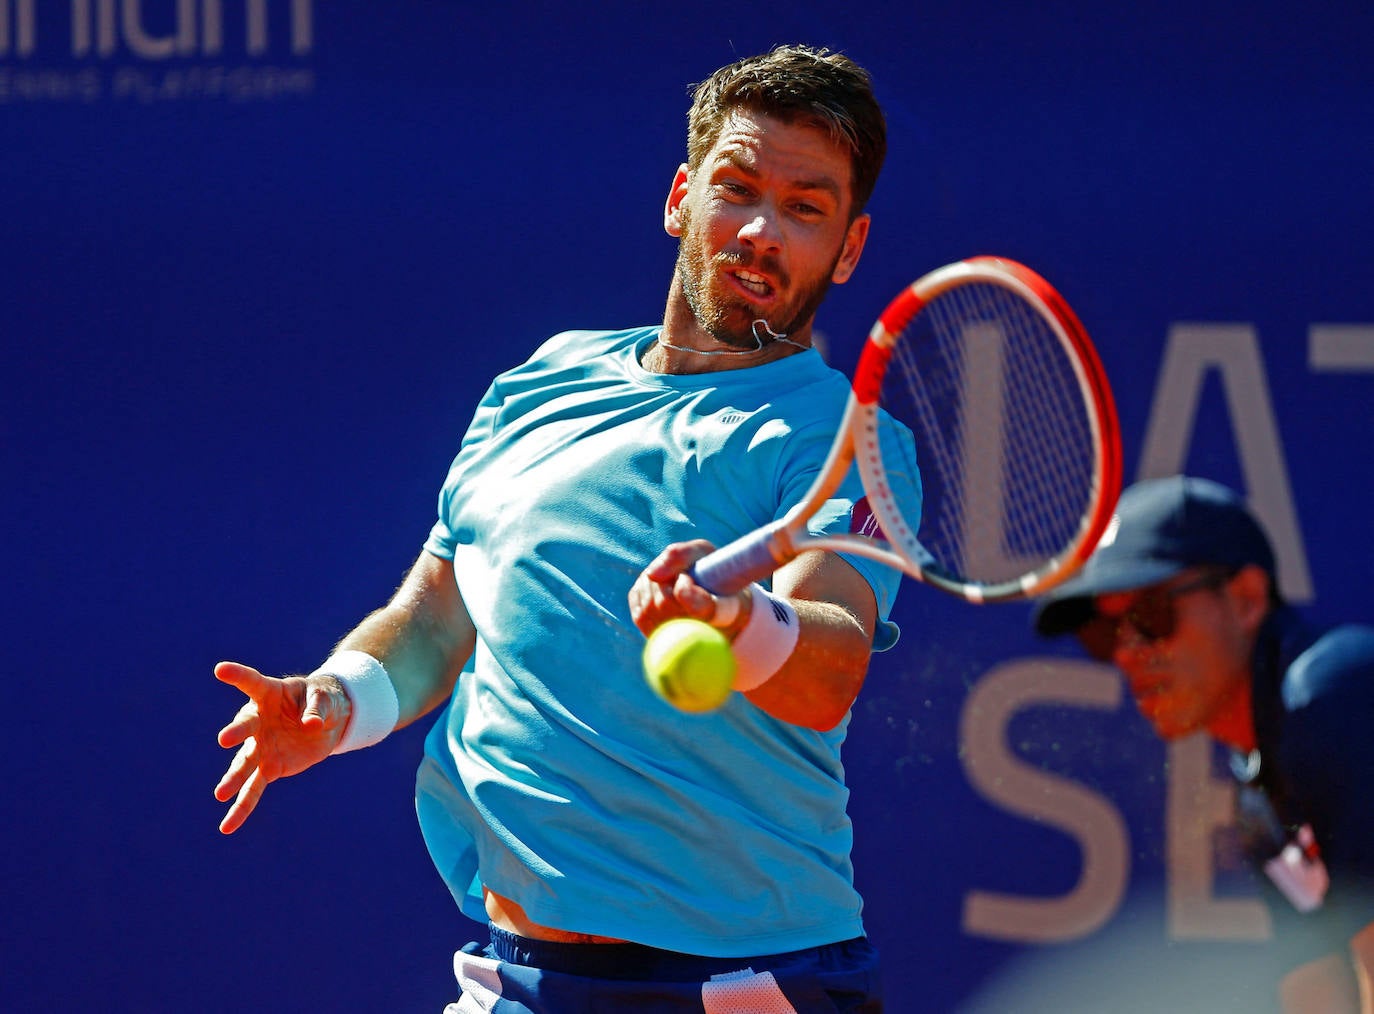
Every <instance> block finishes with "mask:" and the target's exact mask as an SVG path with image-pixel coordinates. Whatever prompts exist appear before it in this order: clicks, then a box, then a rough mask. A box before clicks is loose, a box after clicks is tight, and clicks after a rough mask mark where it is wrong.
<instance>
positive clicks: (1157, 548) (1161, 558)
mask: <svg viewBox="0 0 1374 1014" xmlns="http://www.w3.org/2000/svg"><path fill="white" fill-rule="evenodd" d="M1248 564H1255V565H1257V566H1260V567H1263V568H1264V569H1265V570H1266V571H1267V572H1268V573H1269V577H1270V579H1271V580H1273V579H1274V578H1275V572H1274V550H1273V547H1272V546H1271V545H1270V544H1269V538H1268V536H1266V535H1265V534H1264V529H1262V528H1261V527H1260V525H1259V522H1258V521H1256V520H1255V517H1254V515H1252V514H1251V513H1250V511H1249V510H1248V509H1247V508H1246V506H1245V502H1244V501H1243V500H1242V499H1241V498H1240V496H1239V495H1237V494H1236V493H1235V492H1233V491H1232V490H1230V489H1228V488H1227V487H1225V486H1223V485H1221V484H1220V483H1216V482H1213V481H1211V480H1210V479H1198V478H1194V477H1191V476H1184V475H1174V476H1170V477H1169V478H1167V479H1146V480H1144V481H1142V482H1138V483H1136V484H1135V485H1133V486H1131V487H1129V488H1128V489H1126V491H1125V492H1124V493H1122V494H1121V500H1120V501H1119V502H1118V504H1117V507H1116V513H1115V514H1114V515H1113V516H1112V520H1111V523H1110V524H1108V526H1107V531H1106V534H1104V535H1103V536H1102V541H1101V542H1100V543H1098V546H1097V549H1095V550H1094V551H1093V555H1092V556H1091V557H1089V558H1088V562H1087V563H1086V564H1084V566H1083V569H1082V570H1081V571H1080V572H1079V573H1078V574H1077V575H1075V576H1074V577H1072V578H1070V579H1069V580H1068V581H1065V582H1064V583H1063V584H1061V585H1059V586H1058V587H1056V588H1054V589H1052V590H1051V591H1049V592H1047V593H1046V594H1045V596H1044V597H1043V598H1041V599H1040V600H1039V602H1038V603H1037V604H1036V607H1035V613H1034V622H1035V629H1036V631H1037V632H1038V633H1040V634H1043V635H1044V636H1046V637H1054V636H1056V635H1058V634H1067V633H1069V632H1070V631H1073V630H1077V629H1078V628H1079V627H1080V626H1081V625H1082V624H1083V623H1085V622H1087V620H1088V619H1089V618H1090V617H1091V616H1092V613H1093V603H1092V599H1093V596H1094V595H1100V594H1102V593H1104V592H1117V591H1131V590H1134V589H1136V588H1144V587H1146V586H1147V585H1152V584H1156V583H1158V582H1160V581H1163V580H1165V579H1167V578H1170V577H1173V576H1174V575H1175V574H1177V573H1179V572H1180V571H1183V570H1185V569H1187V568H1188V567H1197V566H1217V567H1227V568H1230V569H1239V568H1241V567H1244V566H1246V565H1248Z"/></svg>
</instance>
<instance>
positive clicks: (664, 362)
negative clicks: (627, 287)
mask: <svg viewBox="0 0 1374 1014" xmlns="http://www.w3.org/2000/svg"><path fill="white" fill-rule="evenodd" d="M675 296H676V297H677V298H674V297H675ZM752 341H753V343H754V344H753V347H750V346H748V345H738V346H737V345H733V344H730V343H727V342H724V341H721V340H720V339H719V338H717V337H715V336H714V335H713V334H711V333H710V332H709V331H707V330H706V329H705V328H704V327H702V326H701V324H700V322H699V321H698V320H697V319H696V316H695V315H694V314H693V313H692V311H691V309H690V307H688V306H687V302H686V300H685V299H682V298H681V296H680V295H677V294H676V293H674V294H670V295H669V297H668V307H667V309H666V310H665V312H664V315H663V331H662V333H661V334H660V335H659V337H658V340H657V341H655V342H654V344H653V345H651V346H650V347H649V348H648V350H647V351H646V352H645V353H644V357H643V359H642V360H641V363H640V365H642V366H643V367H644V368H645V369H646V370H649V371H650V372H653V373H677V374H689V373H716V372H719V371H722V370H740V369H746V368H748V367H751V366H762V365H763V364H764V363H771V362H774V361H775V360H778V359H784V358H786V357H787V356H790V355H793V354H795V353H797V352H804V351H806V350H807V349H809V348H810V347H811V327H810V325H809V324H808V325H807V326H806V327H805V328H804V329H802V330H801V331H799V332H798V333H796V334H791V335H781V334H777V333H775V332H773V331H772V330H771V329H770V328H769V327H768V325H767V322H766V321H762V320H760V321H758V322H756V323H755V325H754V332H753V336H752Z"/></svg>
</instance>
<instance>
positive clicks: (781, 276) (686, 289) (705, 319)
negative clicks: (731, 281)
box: [674, 204, 843, 350]
mask: <svg viewBox="0 0 1374 1014" xmlns="http://www.w3.org/2000/svg"><path fill="white" fill-rule="evenodd" d="M680 216H681V226H682V235H681V237H680V238H679V240H678V247H677V264H676V265H675V267H674V271H675V272H676V274H677V277H678V280H679V281H680V282H681V285H682V296H683V298H684V299H685V300H686V301H687V307H688V309H690V310H691V311H692V316H693V317H694V318H695V319H696V322H697V323H698V324H699V325H701V327H702V328H703V329H704V330H705V331H706V332H707V333H708V334H709V335H710V336H711V337H712V338H714V339H716V341H718V342H720V343H721V344H722V345H728V346H729V347H731V348H735V349H741V350H753V349H756V348H757V347H758V341H759V340H758V338H756V337H755V333H754V322H755V321H756V320H759V319H761V318H760V314H759V312H758V310H757V308H755V307H754V306H753V305H752V304H750V303H749V302H748V301H747V300H744V299H731V298H728V297H722V296H721V295H718V294H716V293H712V292H711V291H710V288H709V282H710V279H711V277H712V269H713V268H717V267H726V266H728V267H733V268H746V269H751V268H756V269H757V270H758V271H759V273H761V274H767V275H771V276H772V277H774V278H776V279H778V282H779V284H780V285H781V286H782V287H784V288H790V287H791V276H790V275H788V274H786V273H785V272H782V271H781V270H780V268H779V266H778V263H777V260H776V259H775V258H773V257H771V256H764V257H756V256H754V254H752V253H751V252H748V251H741V252H738V253H725V252H722V253H719V254H716V255H715V257H714V258H708V257H707V255H706V253H705V252H704V250H703V249H702V248H701V247H700V246H699V245H697V244H696V243H694V242H692V235H693V234H692V221H691V215H690V213H689V211H688V208H687V207H686V205H685V204H684V205H683V206H682V207H681V208H680ZM842 253H843V248H841V249H840V250H837V251H836V252H835V257H834V259H833V260H832V261H831V263H830V266H829V268H827V269H826V271H825V273H824V274H823V275H822V276H821V277H820V278H818V279H816V281H815V282H813V283H812V284H811V285H810V286H807V287H806V288H804V289H803V290H802V291H801V293H800V295H799V301H798V302H796V303H795V304H794V305H795V306H796V309H795V310H793V309H792V308H791V307H787V306H783V307H780V308H779V312H775V313H774V314H773V315H771V316H770V317H767V318H762V319H763V320H765V321H766V323H767V325H768V327H769V328H770V329H771V330H772V331H773V332H775V333H777V334H781V335H784V336H785V335H791V334H796V333H797V332H798V331H800V330H801V329H802V328H803V327H805V326H806V325H807V324H808V323H809V322H810V321H811V318H812V317H814V316H815V315H816V311H817V310H818V309H819V308H820V305H821V303H823V302H825V297H826V294H827V293H828V292H829V291H830V279H831V277H832V275H833V274H834V272H835V265H837V264H838V263H839V261H840V255H841V254H842ZM779 317H782V318H783V319H782V320H781V321H779V319H778V318H779Z"/></svg>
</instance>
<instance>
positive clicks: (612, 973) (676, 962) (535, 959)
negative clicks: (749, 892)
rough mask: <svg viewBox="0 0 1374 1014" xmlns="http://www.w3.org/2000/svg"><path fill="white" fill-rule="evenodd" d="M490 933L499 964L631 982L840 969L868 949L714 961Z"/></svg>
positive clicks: (848, 945) (852, 944)
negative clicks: (802, 967) (805, 967)
mask: <svg viewBox="0 0 1374 1014" xmlns="http://www.w3.org/2000/svg"><path fill="white" fill-rule="evenodd" d="M489 928H490V930H491V947H490V953H491V955H492V956H493V957H495V958H498V959H500V960H501V961H506V962H510V963H511V964H516V965H525V966H527V967H530V968H538V969H541V970H543V971H546V972H560V973H562V974H565V975H581V976H587V977H589V978H598V979H623V980H631V981H640V980H660V981H664V982H695V981H702V982H704V981H706V980H708V979H710V978H711V977H712V976H716V975H727V974H729V973H732V972H738V971H741V970H743V969H752V970H753V971H755V972H762V971H765V970H773V969H779V968H782V967H785V966H787V965H791V964H795V963H807V964H820V965H828V964H831V963H839V964H844V963H847V962H848V961H851V960H852V952H854V951H855V950H856V949H859V950H864V949H868V948H871V946H872V945H871V944H869V942H868V939H867V938H866V937H856V938H855V939H853V940H844V941H839V942H837V943H833V944H823V945H822V946H820V947H810V948H806V949H804V950H800V951H787V952H784V953H781V954H758V955H753V956H751V957H743V958H718V957H708V956H704V955H698V954H682V953H680V952H678V951H665V950H661V949H660V948H657V947H649V946H646V945H644V944H633V943H622V944H572V943H562V942H554V941H550V940H533V939H531V938H529V937H522V936H520V935H518V934H516V933H511V932H510V931H508V930H504V929H501V928H500V927H499V926H491V927H489Z"/></svg>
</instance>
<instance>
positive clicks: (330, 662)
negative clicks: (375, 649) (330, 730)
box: [312, 651, 401, 753]
mask: <svg viewBox="0 0 1374 1014" xmlns="http://www.w3.org/2000/svg"><path fill="white" fill-rule="evenodd" d="M312 675H315V676H333V677H334V678H335V679H337V680H338V681H339V682H340V683H342V684H343V688H344V691H345V692H346V693H347V694H348V699H349V700H350V701H352V702H353V713H352V715H351V716H350V717H349V719H348V727H347V728H346V729H344V734H343V739H341V740H339V743H338V745H337V746H335V747H334V750H333V752H334V753H348V752H349V751H350V750H361V749H362V748H363V747H365V746H371V745H372V744H373V743H380V742H381V741H382V740H384V739H386V737H387V736H388V735H390V734H391V731H392V730H393V729H395V728H396V721H397V719H399V718H400V717H401V702H400V701H399V700H398V699H397V697H396V688H395V687H394V686H392V684H391V677H390V676H388V675H387V672H386V667H385V666H384V665H382V663H380V662H378V661H377V660H376V659H375V658H373V657H372V656H371V655H369V654H368V653H367V652H365V651H336V652H334V654H332V655H330V656H329V658H327V659H326V660H325V662H324V665H322V666H320V667H319V668H318V669H316V670H315V672H314V673H313V674H312Z"/></svg>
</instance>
